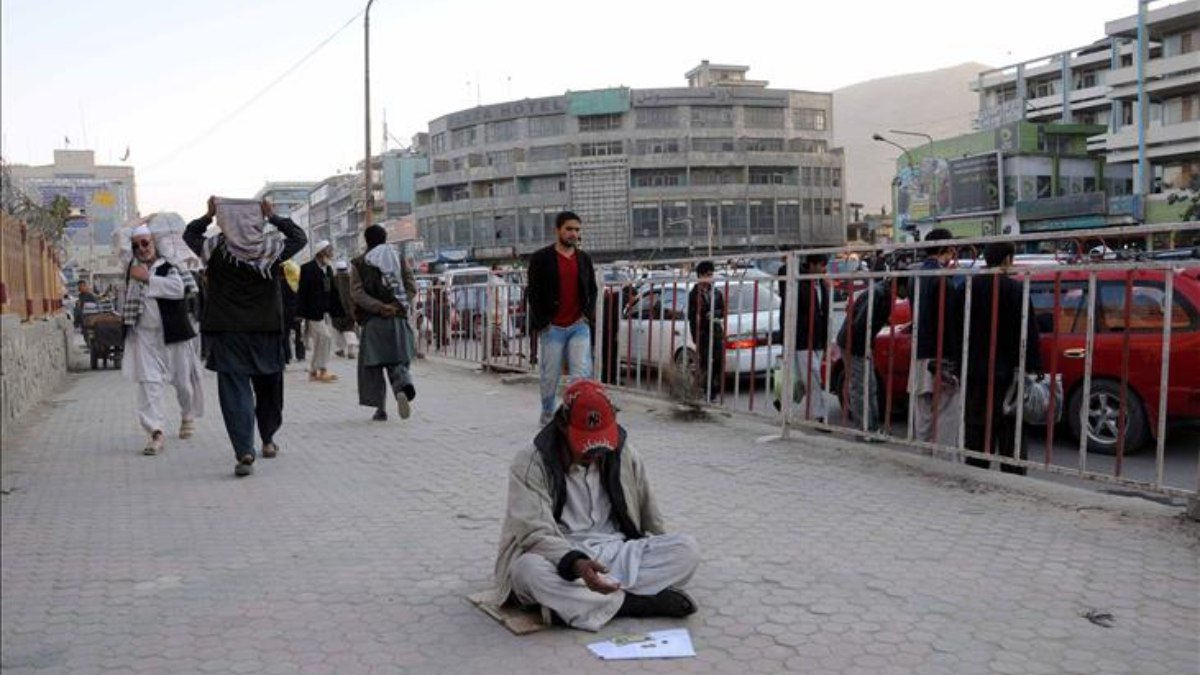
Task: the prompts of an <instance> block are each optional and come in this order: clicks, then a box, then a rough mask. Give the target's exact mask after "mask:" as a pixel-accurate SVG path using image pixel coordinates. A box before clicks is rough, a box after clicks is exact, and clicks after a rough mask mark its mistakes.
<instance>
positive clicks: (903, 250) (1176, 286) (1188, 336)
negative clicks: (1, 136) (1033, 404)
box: [416, 223, 1200, 496]
mask: <svg viewBox="0 0 1200 675" xmlns="http://www.w3.org/2000/svg"><path fill="white" fill-rule="evenodd" d="M1167 235H1169V236H1171V237H1180V238H1188V237H1195V236H1197V235H1200V224H1196V223H1182V224H1174V225H1167V226H1138V227H1130V228H1112V229H1108V230H1104V231H1101V232H1089V233H1088V234H1087V239H1088V240H1089V241H1095V240H1104V239H1107V240H1109V241H1112V240H1113V238H1117V239H1120V238H1128V237H1132V236H1136V237H1139V238H1142V239H1146V240H1151V239H1153V238H1156V237H1161V236H1167ZM1001 241H1003V242H1014V243H1019V242H1023V241H1038V242H1043V243H1049V244H1050V245H1051V246H1056V247H1058V248H1059V249H1061V250H1060V252H1059V253H1057V254H1055V255H1049V256H1042V257H1039V258H1036V259H1035V260H1032V261H1024V260H1022V261H1019V263H1018V265H1017V266H1014V267H1008V268H1000V269H994V268H988V267H987V266H986V265H984V263H983V262H982V261H981V260H978V254H979V253H980V252H981V251H982V250H983V249H984V248H985V247H986V246H987V245H988V244H989V243H992V242H1001ZM946 246H955V247H957V248H958V250H959V251H960V256H961V257H960V258H959V259H958V260H956V261H953V262H951V264H950V265H949V266H947V267H935V268H932V269H914V268H913V267H911V266H910V265H911V260H910V261H909V264H906V265H903V266H902V267H897V266H895V265H893V267H891V268H885V269H880V270H878V271H869V270H865V269H848V270H840V271H827V272H825V273H820V274H808V273H804V272H803V271H802V270H801V265H802V263H803V262H804V259H805V257H806V256H808V255H810V254H825V255H830V256H840V257H843V258H844V257H845V256H847V254H849V253H851V252H852V249H849V248H821V249H810V250H804V251H792V252H788V253H787V254H779V253H775V254H756V255H749V256H737V257H736V259H735V258H725V259H718V260H715V261H714V262H716V263H717V266H718V271H717V275H716V278H715V280H714V282H713V285H712V287H711V290H705V289H703V288H700V289H698V288H697V286H696V277H695V275H694V274H693V273H692V271H691V270H692V268H693V267H694V265H695V263H696V262H698V261H699V260H701V258H683V259H675V260H665V261H645V262H639V261H634V262H630V263H622V264H621V265H620V266H614V265H600V266H597V283H598V286H599V287H600V289H601V293H600V298H599V300H598V307H597V308H596V309H597V320H596V324H595V325H594V326H593V330H594V332H595V336H596V339H595V353H594V363H595V364H596V369H595V376H596V377H597V378H598V379H601V380H602V381H604V382H606V383H607V384H608V385H609V386H613V387H618V388H625V389H630V390H635V391H638V392H640V393H645V394H650V395H656V396H663V397H669V398H672V399H676V400H682V401H688V402H690V403H693V404H696V405H717V406H720V407H723V408H725V409H728V410H731V411H737V412H742V413H749V414H754V415H760V416H765V417H767V418H768V419H772V420H777V421H778V423H779V425H780V429H781V433H782V435H783V436H785V437H787V436H789V435H790V434H791V433H792V432H794V431H795V430H797V429H820V430H825V431H840V432H844V433H850V434H852V435H855V436H858V437H861V438H864V439H868V440H882V441H886V442H889V443H893V444H899V445H902V446H905V447H910V448H914V449H918V450H920V451H924V452H927V453H937V454H938V455H939V456H946V457H948V458H952V459H954V460H956V461H957V460H961V461H967V462H970V463H975V464H987V465H992V466H996V467H999V468H1002V469H1004V470H1008V471H1015V472H1024V471H1026V470H1029V469H1036V470H1039V471H1045V472H1053V473H1060V474H1066V475H1070V476H1075V477H1081V478H1085V479H1088V480H1095V481H1102V482H1109V483H1115V484H1120V485H1123V486H1129V487H1136V488H1138V489H1143V490H1148V491H1152V492H1157V493H1161V494H1169V495H1192V496H1194V495H1196V494H1197V493H1200V484H1198V481H1200V469H1198V468H1197V467H1198V466H1200V447H1192V446H1193V445H1200V443H1194V442H1193V441H1192V438H1194V437H1193V436H1189V435H1188V432H1187V431H1180V430H1177V429H1176V427H1177V426H1178V425H1187V424H1197V423H1200V252H1196V251H1195V250H1190V251H1186V250H1185V251H1182V252H1180V253H1179V256H1178V257H1177V259H1166V258H1164V257H1161V256H1153V255H1148V254H1145V255H1132V256H1122V255H1113V254H1112V253H1111V252H1110V253H1109V254H1108V255H1107V256H1106V257H1107V258H1108V259H1105V260H1099V259H1091V257H1090V256H1089V252H1088V249H1087V247H1086V246H1085V244H1084V242H1083V241H1082V240H1081V239H1080V238H1079V237H1078V236H1077V235H1073V234H1070V233H1063V234H1037V235H1018V236H1007V237H987V238H975V239H963V240H950V241H945V240H943V241H936V242H924V243H907V244H894V245H885V246H877V247H874V249H873V250H874V251H876V252H878V253H879V254H881V255H882V256H884V257H886V258H888V259H889V260H892V261H895V260H897V259H903V258H912V259H915V258H921V257H923V249H928V248H943V247H946ZM1064 251H1065V252H1064ZM860 252H861V251H860ZM781 256H782V257H784V258H785V259H786V264H787V271H786V273H785V274H782V275H770V274H767V273H765V272H761V271H758V270H756V269H754V268H753V265H755V264H760V263H761V262H762V261H764V260H767V259H770V260H774V261H779V260H780V258H781ZM1188 256H1191V257H1188ZM1001 277H1007V278H1008V279H1010V280H1011V281H1010V282H1003V281H998V279H999V278H1001ZM922 280H924V283H921V281H922ZM1002 285H1003V286H1004V287H1005V290H1004V292H1005V293H1006V295H1005V296H1004V297H1005V298H1007V299H1006V300H1004V301H1001V286H1002ZM909 288H911V290H912V292H911V294H909V293H907V291H908V290H909ZM948 288H953V289H956V291H955V292H954V293H948V292H947V290H946V289H948ZM714 290H715V292H716V294H719V295H720V296H721V298H722V300H723V304H724V306H725V311H724V312H712V313H708V314H703V313H702V312H701V314H702V315H697V309H696V304H697V300H691V301H690V302H689V300H690V299H691V298H693V297H694V296H697V295H698V294H700V293H701V291H703V292H704V293H707V294H708V297H709V302H710V305H711V303H712V298H713V291H714ZM780 291H783V293H782V295H783V296H784V297H785V298H786V302H783V301H781V297H780V296H781V292H780ZM800 292H805V293H807V294H808V296H809V297H808V300H809V302H807V303H804V304H805V305H806V306H808V307H809V308H810V311H809V312H808V313H807V314H806V315H805V316H799V317H798V316H797V313H798V307H799V305H800V302H799V299H798V293H800ZM922 292H926V293H930V292H932V293H934V294H935V295H934V298H933V299H932V300H931V299H930V298H925V299H922V298H921V294H922ZM880 293H884V294H887V297H886V298H880V297H878V294H880ZM822 295H827V296H828V298H829V300H830V301H829V302H828V303H827V304H826V306H825V309H826V312H825V313H824V315H822V316H818V314H817V312H816V311H815V309H814V308H815V307H816V306H817V305H818V303H817V302H816V299H817V297H818V296H822ZM906 295H907V296H908V297H905V296H906ZM862 303H866V304H865V307H864V308H863V310H864V311H863V312H862V317H861V320H862V321H863V322H864V323H865V325H867V326H871V325H872V324H874V325H875V326H878V327H879V328H878V330H871V331H866V332H864V334H869V335H870V337H871V339H870V340H867V341H866V343H865V344H863V343H862V338H861V337H860V336H859V335H858V334H856V331H854V330H851V329H849V328H847V329H846V330H845V331H842V328H843V324H844V323H845V322H846V321H847V320H850V321H852V319H853V317H854V316H855V314H856V311H857V310H858V309H859V307H860V306H861V305H862ZM417 304H418V308H417V319H416V320H417V328H418V334H419V335H420V336H421V342H422V348H423V349H424V350H425V351H426V352H427V353H430V354H434V355H437V356H442V357H447V358H453V359H461V360H467V361H471V362H477V363H480V364H482V365H484V366H488V367H494V368H496V369H500V370H507V371H522V372H531V371H533V370H534V368H535V366H534V364H535V359H536V353H537V350H536V347H537V344H536V339H535V338H534V337H533V336H531V334H530V331H529V330H528V327H527V323H526V322H527V319H526V317H527V313H526V312H525V309H524V307H525V294H524V279H523V278H520V277H519V276H517V277H513V276H509V277H506V278H503V279H502V278H500V277H495V278H492V279H491V280H490V281H489V282H488V283H487V284H471V285H467V286H451V287H449V288H447V287H444V286H441V285H440V284H438V283H437V281H436V280H430V281H429V282H426V283H423V285H422V290H421V292H420V294H419V298H418V303H417ZM931 311H932V312H935V313H936V315H937V316H936V318H935V319H934V320H932V321H930V320H929V318H928V317H925V319H924V320H923V318H922V314H923V313H928V312H931ZM847 317H849V318H847ZM817 321H823V322H824V328H825V330H824V331H823V332H824V333H825V336H826V339H825V340H824V341H823V344H797V339H796V338H797V327H798V324H797V322H804V327H805V328H807V330H805V331H801V332H802V333H804V334H805V335H807V336H810V339H812V337H811V336H814V335H816V334H818V333H820V332H821V331H818V330H816V328H817V325H816V324H817ZM955 321H957V322H958V323H957V324H956V323H955ZM931 326H932V328H930V327H931ZM921 328H926V329H927V330H929V329H932V330H935V331H936V338H935V339H934V344H935V353H934V355H933V356H932V358H930V359H928V360H927V359H921V360H920V361H919V360H918V358H917V349H916V346H917V345H918V343H919V341H920V339H921V335H920V331H921ZM954 330H958V331H961V344H959V343H958V342H957V341H955V340H952V339H949V336H950V335H951V334H952V333H953V332H954ZM842 332H844V333H845V336H844V340H843V341H840V342H839V340H838V335H839V333H842ZM1033 334H1037V335H1039V337H1038V338H1037V340H1036V343H1030V337H1031V336H1032V335H1033ZM998 335H1003V336H1006V337H1004V338H1003V340H1004V344H1001V341H1002V340H1001V339H1000V338H997V336H998ZM1012 336H1016V338H1015V345H1014V344H1013V341H1012V340H1010V339H1009V338H1011V337H1012ZM855 341H858V342H859V345H858V348H856V347H855V344H854V343H855ZM855 352H859V354H858V355H857V356H855ZM847 353H849V354H850V356H849V357H848V356H847ZM1035 353H1036V355H1037V358H1038V360H1039V361H1041V364H1040V367H1034V366H1035V365H1036V362H1033V361H1031V359H1032V358H1033V356H1032V355H1033V354H1035ZM998 362H999V363H1002V364H1004V363H1007V364H1008V365H1009V366H1011V370H1007V369H1006V368H1005V367H1004V366H1001V367H999V368H998V367H997V363H998ZM926 364H928V368H927V370H926V372H928V374H929V379H930V380H931V381H932V385H931V387H932V390H931V391H928V392H925V393H924V394H922V396H923V397H924V398H922V399H921V400H920V401H918V398H917V394H916V393H915V391H916V389H917V386H916V385H917V384H918V382H917V380H916V379H915V378H917V377H918V375H919V374H918V372H917V370H918V367H925V366H926ZM851 365H853V366H854V367H855V368H862V370H861V371H854V372H851V371H850V370H849V367H850V366H851ZM713 371H716V373H717V374H716V375H715V376H711V377H710V375H711V374H712V373H713ZM1027 371H1029V373H1028V374H1029V375H1030V377H1029V378H1027V377H1026V376H1025V375H1026V373H1027ZM859 374H861V375H862V378H861V379H860V380H859V381H858V382H857V383H856V382H852V379H854V377H852V376H854V375H859ZM1037 376H1040V377H1037ZM1009 381H1011V382H1012V385H1011V392H1010V391H1008V390H1007V389H1006V388H1003V387H1001V386H1000V385H1001V384H1006V383H1007V382H1009ZM854 384H861V385H863V386H854V387H852V385H854ZM1058 384H1061V386H1062V389H1061V390H1060V389H1058V388H1057V387H1058ZM852 388H853V390H854V392H855V396H853V397H851V395H850V393H851V390H852ZM1026 388H1030V389H1032V388H1037V392H1032V391H1031V392H1030V393H1045V397H1043V398H1042V399H1041V400H1042V401H1043V403H1044V406H1043V408H1039V411H1040V412H1039V417H1040V415H1042V414H1044V415H1046V418H1045V419H1038V420H1030V419H1027V416H1026V414H1025V407H1024V406H1023V405H1021V404H1020V403H1018V404H1017V405H1016V406H1015V410H1014V411H1013V413H1012V414H1011V415H1005V414H1004V413H1003V410H1002V408H1003V405H1004V399H1005V398H1006V394H1007V395H1008V397H1010V398H1012V399H1014V400H1015V401H1017V402H1022V401H1024V400H1025V396H1026ZM875 391H878V393H874V392H875ZM918 403H919V404H920V405H921V406H922V408H921V410H925V409H926V408H928V409H929V410H931V411H932V413H931V415H932V420H929V419H928V418H929V415H925V413H923V412H919V411H918ZM818 405H820V406H821V407H823V408H824V409H825V414H824V419H817V415H816V414H815V412H816V408H817V406H818ZM1060 409H1061V410H1062V411H1063V413H1062V418H1061V419H1062V421H1061V422H1057V421H1056V420H1057V419H1058V417H1057V414H1058V413H1056V411H1058V410H1060ZM872 410H874V413H872ZM901 413H903V418H902V419H898V415H900V414H901ZM919 415H921V417H920V418H919V417H918V416H919ZM947 415H948V416H949V417H946V416H947ZM919 421H920V422H921V424H920V425H918V422H919ZM930 422H931V423H930ZM1059 424H1061V425H1062V427H1065V431H1067V432H1070V433H1071V434H1072V435H1073V436H1075V438H1074V439H1071V440H1069V441H1067V442H1064V429H1062V428H1059ZM918 427H920V428H918ZM1176 434H1178V438H1179V439H1181V440H1178V441H1176V442H1174V443H1172V441H1171V439H1172V437H1174V436H1176ZM1196 438H1200V437H1196ZM1151 445H1152V446H1153V448H1154V453H1153V457H1152V458H1150V457H1148V456H1147V455H1148V453H1146V454H1141V455H1138V454H1137V453H1138V451H1139V450H1142V449H1143V448H1144V447H1148V446H1151Z"/></svg>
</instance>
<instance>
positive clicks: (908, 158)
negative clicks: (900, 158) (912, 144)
mask: <svg viewBox="0 0 1200 675" xmlns="http://www.w3.org/2000/svg"><path fill="white" fill-rule="evenodd" d="M871 140H874V141H879V142H880V143H887V144H888V145H890V146H892V147H895V148H899V149H900V152H903V153H904V159H905V161H907V162H908V168H910V169H911V168H913V159H912V153H910V152H909V151H908V148H906V147H904V146H903V145H900V144H899V143H897V142H895V141H892V140H888V139H887V138H884V137H883V136H882V135H880V134H874V135H872V136H871Z"/></svg>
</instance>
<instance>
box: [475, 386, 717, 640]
mask: <svg viewBox="0 0 1200 675" xmlns="http://www.w3.org/2000/svg"><path fill="white" fill-rule="evenodd" d="M625 437H626V434H625V429H624V428H622V427H620V426H619V425H618V424H617V420H616V412H615V410H614V409H613V406H612V403H611V401H609V399H608V396H607V394H606V393H605V392H604V389H603V387H601V385H600V384H599V383H597V382H595V381H593V380H577V381H576V382H574V383H573V384H571V386H569V387H568V388H567V391H566V394H565V395H564V396H563V403H562V405H561V406H560V407H559V409H558V411H557V412H556V413H555V415H554V418H553V419H552V420H551V422H550V423H549V424H547V425H546V426H545V427H544V428H543V429H542V431H541V432H540V433H539V434H538V435H537V437H536V438H535V439H534V442H533V444H532V445H531V446H530V447H528V448H526V449H524V450H522V451H521V452H519V453H517V456H516V458H515V459H514V460H513V463H512V466H511V467H510V470H509V484H508V512H507V514H506V517H505V519H504V526H503V529H502V530H501V533H500V551H499V555H498V557H497V559H496V571H495V574H496V584H497V589H496V601H497V602H498V603H501V604H503V603H507V602H510V601H513V600H515V601H516V602H518V603H520V604H522V605H525V606H533V605H540V606H541V608H542V617H543V620H544V621H546V622H547V623H551V622H554V623H562V624H565V625H568V626H571V627H574V628H580V629H583V630H589V631H597V630H599V629H600V628H601V627H603V626H604V624H606V623H608V621H609V620H611V619H612V618H614V617H617V616H630V617H649V616H666V617H672V618H682V617H685V616H687V615H689V614H692V613H693V612H695V611H696V604H695V602H694V601H693V600H692V598H691V597H689V596H688V595H687V594H686V593H684V592H683V591H681V590H679V587H681V586H684V585H685V584H687V582H688V580H689V579H691V577H692V574H693V573H694V572H695V571H696V567H697V566H698V565H699V563H700V554H699V549H698V547H697V545H696V541H695V540H694V539H693V538H692V537H690V536H688V535H685V534H666V533H665V530H664V527H663V522H662V516H661V515H660V514H659V511H658V507H657V505H656V504H655V501H654V497H653V495H652V494H651V491H650V485H649V482H648V481H647V478H646V473H645V468H644V466H643V465H642V462H641V459H640V458H639V457H638V455H637V453H636V452H635V451H634V449H633V447H632V446H631V445H629V444H628V443H627V442H626V438H625Z"/></svg>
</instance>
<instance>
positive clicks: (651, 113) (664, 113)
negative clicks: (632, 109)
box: [637, 107, 679, 129]
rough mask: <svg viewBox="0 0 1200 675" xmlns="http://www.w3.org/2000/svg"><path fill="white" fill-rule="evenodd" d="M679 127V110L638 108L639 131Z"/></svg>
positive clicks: (672, 108)
mask: <svg viewBox="0 0 1200 675" xmlns="http://www.w3.org/2000/svg"><path fill="white" fill-rule="evenodd" d="M678 126H679V108H674V107H671V108H638V109H637V127H638V128H639V129H674V128H676V127H678Z"/></svg>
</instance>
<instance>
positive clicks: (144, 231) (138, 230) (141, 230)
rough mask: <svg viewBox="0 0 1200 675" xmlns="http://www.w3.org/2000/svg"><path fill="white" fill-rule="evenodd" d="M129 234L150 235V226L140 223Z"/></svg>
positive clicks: (136, 235)
mask: <svg viewBox="0 0 1200 675" xmlns="http://www.w3.org/2000/svg"><path fill="white" fill-rule="evenodd" d="M129 236H130V237H149V236H150V228H149V227H148V226H146V225H138V226H137V227H135V228H133V232H130V233H129Z"/></svg>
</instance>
